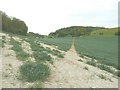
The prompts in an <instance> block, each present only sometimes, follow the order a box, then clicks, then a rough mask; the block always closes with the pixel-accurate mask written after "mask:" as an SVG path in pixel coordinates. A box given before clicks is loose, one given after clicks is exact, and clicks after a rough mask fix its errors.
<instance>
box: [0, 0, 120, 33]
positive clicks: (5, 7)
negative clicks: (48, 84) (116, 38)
mask: <svg viewBox="0 0 120 90" xmlns="http://www.w3.org/2000/svg"><path fill="white" fill-rule="evenodd" d="M118 1H119V0H0V10H2V11H3V12H5V13H6V14H7V15H9V16H14V17H16V18H19V19H21V20H23V21H25V23H26V24H27V26H28V29H29V31H32V32H35V33H40V34H44V35H47V34H49V33H50V32H53V31H56V30H57V29H59V28H63V27H68V26H104V27H117V26H118Z"/></svg>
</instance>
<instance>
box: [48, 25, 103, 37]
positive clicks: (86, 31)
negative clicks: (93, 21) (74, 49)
mask: <svg viewBox="0 0 120 90" xmlns="http://www.w3.org/2000/svg"><path fill="white" fill-rule="evenodd" d="M99 29H105V28H104V27H92V26H71V27H66V28H61V29H59V30H57V31H55V32H52V33H50V34H49V37H65V36H81V35H90V34H91V32H92V31H95V30H99Z"/></svg>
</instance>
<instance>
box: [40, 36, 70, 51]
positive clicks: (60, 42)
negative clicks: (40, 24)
mask: <svg viewBox="0 0 120 90" xmlns="http://www.w3.org/2000/svg"><path fill="white" fill-rule="evenodd" d="M42 41H43V42H44V43H46V44H50V45H56V46H58V48H59V49H61V50H64V51H67V50H68V49H70V47H71V44H72V37H63V38H44V39H42Z"/></svg>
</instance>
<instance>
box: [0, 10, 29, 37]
mask: <svg viewBox="0 0 120 90" xmlns="http://www.w3.org/2000/svg"><path fill="white" fill-rule="evenodd" d="M0 15H1V16H2V31H3V32H9V33H13V34H21V35H26V34H27V31H28V27H27V25H26V24H25V22H24V21H22V20H20V19H17V18H15V17H9V16H8V15H6V13H4V12H2V11H0Z"/></svg>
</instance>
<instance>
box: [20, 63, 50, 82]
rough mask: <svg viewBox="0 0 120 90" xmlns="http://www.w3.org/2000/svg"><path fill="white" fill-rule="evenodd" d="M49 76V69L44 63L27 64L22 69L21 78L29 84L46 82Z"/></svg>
mask: <svg viewBox="0 0 120 90" xmlns="http://www.w3.org/2000/svg"><path fill="white" fill-rule="evenodd" d="M49 75H50V69H49V67H48V66H46V65H44V64H42V63H37V64H36V63H25V64H23V65H22V66H21V67H20V76H21V78H22V79H23V80H25V81H28V82H33V81H37V80H40V81H45V80H46V79H47V78H48V76H49Z"/></svg>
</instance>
